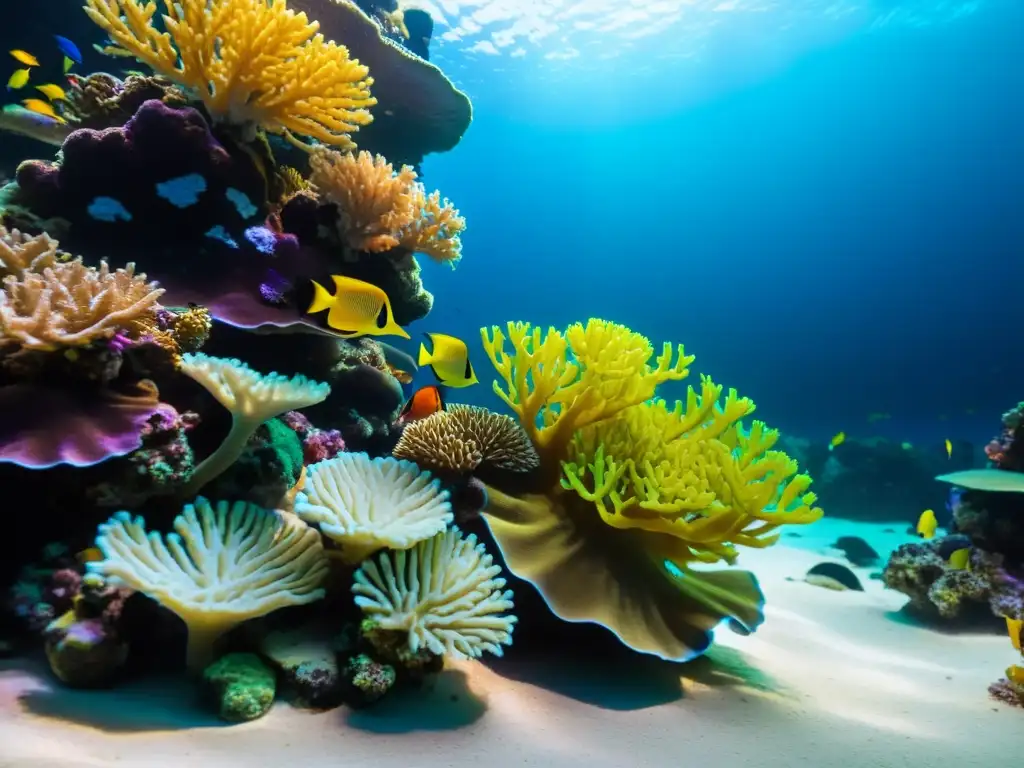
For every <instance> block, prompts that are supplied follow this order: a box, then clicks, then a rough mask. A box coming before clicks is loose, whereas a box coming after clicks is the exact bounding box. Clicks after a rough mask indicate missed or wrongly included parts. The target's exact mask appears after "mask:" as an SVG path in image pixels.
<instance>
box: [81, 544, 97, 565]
mask: <svg viewBox="0 0 1024 768" xmlns="http://www.w3.org/2000/svg"><path fill="white" fill-rule="evenodd" d="M103 559H104V558H103V553H102V552H100V550H99V549H98V548H97V547H89V548H87V549H83V550H82V551H81V552H79V553H78V554H77V555H75V560H77V561H78V562H79V563H81V564H82V565H85V564H86V563H98V562H99V561H100V560H103Z"/></svg>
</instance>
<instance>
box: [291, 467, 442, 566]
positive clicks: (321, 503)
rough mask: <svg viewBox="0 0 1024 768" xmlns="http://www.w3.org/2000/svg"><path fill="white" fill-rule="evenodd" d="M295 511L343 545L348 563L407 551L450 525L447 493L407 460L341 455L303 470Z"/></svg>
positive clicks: (342, 549) (342, 554)
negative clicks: (383, 550)
mask: <svg viewBox="0 0 1024 768" xmlns="http://www.w3.org/2000/svg"><path fill="white" fill-rule="evenodd" d="M295 513H296V514H297V515H298V516H299V517H301V518H302V519H303V520H305V521H306V522H307V523H316V524H317V525H319V526H320V530H321V531H322V532H323V533H324V535H326V536H329V537H330V538H331V539H332V540H334V541H335V542H337V543H338V544H340V545H341V552H340V556H341V559H342V560H344V561H345V562H346V563H349V564H350V565H355V564H356V563H359V562H360V561H362V560H364V559H365V558H366V557H368V556H369V555H371V554H373V553H374V552H376V551H377V550H378V549H381V548H383V547H388V548H390V549H408V548H409V547H411V546H413V545H414V544H416V543H417V542H420V541H423V540H424V539H429V538H430V537H431V536H433V535H435V534H437V533H438V532H440V531H443V530H444V529H445V527H446V526H447V525H448V524H449V523H450V522H451V521H452V506H451V504H450V503H449V500H448V491H446V490H443V489H442V488H441V483H440V482H439V481H438V480H436V479H434V478H433V477H432V476H431V474H430V473H429V472H424V471H422V470H421V469H420V468H419V467H418V466H416V465H415V464H413V463H412V462H411V461H399V460H398V459H393V458H390V457H385V458H377V459H371V458H370V457H369V456H367V455H366V454H365V453H342V454H339V455H338V456H337V457H335V458H333V459H328V460H326V461H321V462H318V463H316V464H313V465H311V466H309V467H307V469H306V482H305V485H304V487H303V490H302V492H301V493H299V495H298V496H297V497H296V499H295Z"/></svg>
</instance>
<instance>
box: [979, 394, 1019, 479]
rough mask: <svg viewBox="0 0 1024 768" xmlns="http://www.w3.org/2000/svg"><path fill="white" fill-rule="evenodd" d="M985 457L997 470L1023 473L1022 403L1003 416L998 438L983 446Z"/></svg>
mask: <svg viewBox="0 0 1024 768" xmlns="http://www.w3.org/2000/svg"><path fill="white" fill-rule="evenodd" d="M985 455H986V456H988V460H989V461H991V462H992V465H993V466H994V467H996V468H998V469H1007V470H1010V471H1012V472H1024V402H1021V403H1017V405H1016V406H1015V407H1014V408H1011V409H1010V410H1008V411H1007V412H1006V413H1004V414H1003V428H1002V431H1001V432H1000V434H999V436H998V437H996V438H994V439H993V440H992V441H991V442H990V443H989V444H988V445H986V446H985Z"/></svg>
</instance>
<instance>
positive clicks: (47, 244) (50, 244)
mask: <svg viewBox="0 0 1024 768" xmlns="http://www.w3.org/2000/svg"><path fill="white" fill-rule="evenodd" d="M61 260H62V258H61V253H60V252H59V251H58V250H57V241H56V240H54V239H53V238H51V237H50V236H49V235H47V234H46V233H43V234H41V235H36V236H35V237H32V236H30V235H26V234H24V233H22V232H19V231H18V230H16V229H7V228H6V227H4V226H3V225H2V224H0V278H5V277H9V276H12V275H13V276H14V277H18V278H20V277H22V276H23V275H24V274H25V273H26V272H36V273H40V272H42V271H43V270H44V269H46V268H47V267H52V266H55V265H56V264H57V263H58V262H60V261H61Z"/></svg>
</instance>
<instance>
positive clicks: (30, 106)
mask: <svg viewBox="0 0 1024 768" xmlns="http://www.w3.org/2000/svg"><path fill="white" fill-rule="evenodd" d="M21 103H22V104H23V105H24V106H25V109H27V110H29V111H30V112H35V113H36V114H38V115H45V116H46V117H50V118H53V119H54V120H56V121H57V122H59V123H63V122H64V118H63V117H61V116H60V115H58V114H57V113H56V112H54V111H53V107H51V106H50V105H49V104H48V103H46V102H45V101H43V100H42V99H25V100H24V101H22V102H21Z"/></svg>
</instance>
